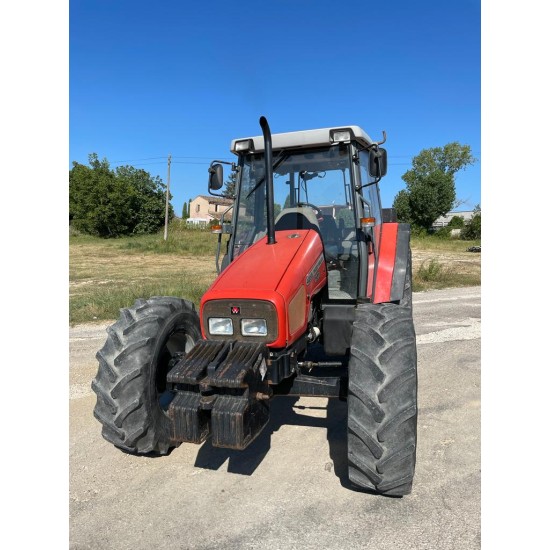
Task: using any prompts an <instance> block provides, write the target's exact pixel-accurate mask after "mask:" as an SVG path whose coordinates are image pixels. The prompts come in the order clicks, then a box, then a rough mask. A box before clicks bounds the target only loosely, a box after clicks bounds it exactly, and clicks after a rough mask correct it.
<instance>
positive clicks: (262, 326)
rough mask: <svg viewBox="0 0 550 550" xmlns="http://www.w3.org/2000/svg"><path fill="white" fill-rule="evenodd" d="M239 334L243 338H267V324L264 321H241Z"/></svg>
mask: <svg viewBox="0 0 550 550" xmlns="http://www.w3.org/2000/svg"><path fill="white" fill-rule="evenodd" d="M229 320H231V319H229ZM241 333H242V335H243V336H267V322H266V320H265V319H241Z"/></svg>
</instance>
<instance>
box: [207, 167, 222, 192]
mask: <svg viewBox="0 0 550 550" xmlns="http://www.w3.org/2000/svg"><path fill="white" fill-rule="evenodd" d="M222 186H223V166H222V165H221V164H213V165H212V166H210V168H208V190H209V191H218V190H219V189H221V188H222Z"/></svg>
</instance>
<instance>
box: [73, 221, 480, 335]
mask: <svg viewBox="0 0 550 550" xmlns="http://www.w3.org/2000/svg"><path fill="white" fill-rule="evenodd" d="M163 237H164V235H163V231H161V232H159V233H158V234H156V235H142V236H135V237H124V238H119V239H99V238H95V237H90V236H85V235H75V234H73V235H71V236H70V237H69V320H70V323H71V324H77V323H88V322H94V321H101V320H113V319H117V318H118V316H119V310H120V308H123V307H128V306H130V305H132V304H133V302H134V301H135V300H136V299H137V298H149V297H150V296H181V297H185V298H188V299H190V300H192V301H193V302H194V303H195V304H196V305H198V304H199V302H200V298H201V296H202V295H203V294H204V292H205V291H206V290H207V288H208V287H209V286H210V284H211V283H212V282H213V281H214V279H215V278H216V266H215V256H216V247H217V242H218V241H217V236H215V235H212V234H211V233H210V231H208V230H204V229H196V228H187V227H185V226H184V225H182V224H178V223H174V224H172V225H171V226H170V227H169V230H168V239H167V240H166V241H164V238H163ZM225 239H227V237H224V240H225ZM476 244H480V243H479V241H478V242H474V241H454V240H449V241H447V240H442V239H437V238H430V237H429V236H428V237H424V238H413V239H412V241H411V248H412V252H413V290H414V291H421V290H428V289H432V288H445V287H450V286H475V285H479V284H480V282H481V258H480V256H481V255H480V254H474V253H471V252H466V249H467V248H468V247H469V246H473V245H476ZM223 250H225V246H223V245H222V251H223Z"/></svg>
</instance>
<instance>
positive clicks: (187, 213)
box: [181, 202, 189, 220]
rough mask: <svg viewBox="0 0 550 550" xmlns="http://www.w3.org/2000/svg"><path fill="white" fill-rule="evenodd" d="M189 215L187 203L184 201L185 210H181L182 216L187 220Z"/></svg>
mask: <svg viewBox="0 0 550 550" xmlns="http://www.w3.org/2000/svg"><path fill="white" fill-rule="evenodd" d="M188 217H189V211H188V207H187V203H186V202H184V203H183V210H182V212H181V218H182V219H183V220H186V219H187V218H188Z"/></svg>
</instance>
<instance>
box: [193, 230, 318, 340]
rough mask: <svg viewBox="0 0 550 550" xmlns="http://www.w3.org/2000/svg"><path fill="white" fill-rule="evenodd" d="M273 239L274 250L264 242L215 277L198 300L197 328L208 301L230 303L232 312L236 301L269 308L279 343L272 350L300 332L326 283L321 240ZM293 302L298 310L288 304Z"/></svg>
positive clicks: (285, 234) (279, 235) (300, 233)
mask: <svg viewBox="0 0 550 550" xmlns="http://www.w3.org/2000/svg"><path fill="white" fill-rule="evenodd" d="M275 236H276V243H275V244H271V245H268V244H267V237H264V238H263V239H261V240H259V241H258V242H257V243H255V244H254V245H252V246H251V247H250V248H248V249H247V250H245V251H244V252H243V253H242V254H241V255H239V256H238V257H237V258H236V259H235V260H234V261H233V262H232V263H231V264H229V265H228V266H227V267H226V268H225V270H224V271H223V272H222V273H221V274H220V275H219V276H218V278H217V279H216V280H215V281H214V283H213V284H212V285H211V286H210V288H209V289H208V290H207V291H206V293H205V294H204V296H203V297H202V300H201V324H203V319H202V317H203V316H202V312H203V308H204V304H205V303H207V302H209V301H211V300H233V301H234V302H235V305H237V306H238V305H239V304H238V301H239V300H263V301H268V302H271V303H272V304H273V305H274V306H275V309H276V311H277V317H278V337H277V342H276V343H273V344H274V345H275V344H277V345H279V346H281V347H282V346H284V345H286V344H288V343H289V341H291V340H293V339H294V336H295V335H296V334H297V333H298V332H300V331H302V330H304V328H305V326H306V325H307V311H308V309H309V302H310V300H311V297H312V296H313V295H314V294H315V293H316V292H318V291H319V290H320V289H321V288H322V286H323V285H324V284H325V282H326V265H325V262H324V255H323V245H322V242H321V238H320V236H319V234H318V233H317V232H316V231H314V230H303V229H302V230H286V231H277V232H276V234H275ZM302 295H303V299H302V298H301V297H302ZM297 296H299V297H300V301H299V305H297V304H298V302H297V301H294V302H293V299H294V298H295V297H297ZM291 303H293V304H294V306H293V307H292V306H291V307H290V317H291V322H290V324H289V320H288V315H287V313H288V311H289V306H290V304H291ZM298 311H299V313H298ZM298 318H299V321H298V320H297V319H298ZM293 319H295V320H294V321H293ZM203 334H205V330H204V324H203ZM205 337H206V336H205Z"/></svg>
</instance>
